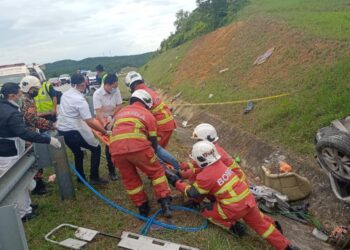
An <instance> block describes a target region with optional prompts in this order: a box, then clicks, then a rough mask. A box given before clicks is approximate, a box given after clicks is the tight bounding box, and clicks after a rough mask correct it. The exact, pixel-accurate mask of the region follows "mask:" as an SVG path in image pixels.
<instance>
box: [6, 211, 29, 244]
mask: <svg viewBox="0 0 350 250" xmlns="http://www.w3.org/2000/svg"><path fill="white" fill-rule="evenodd" d="M0 221H1V228H0V249H1V250H12V249H24V250H27V249H29V248H28V245H27V240H26V236H25V233H24V228H23V224H22V221H21V220H20V218H19V216H18V215H17V213H16V209H15V208H14V207H13V206H12V205H11V206H4V207H0Z"/></svg>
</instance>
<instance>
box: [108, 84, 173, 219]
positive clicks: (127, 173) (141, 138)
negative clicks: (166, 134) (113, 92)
mask: <svg viewBox="0 0 350 250" xmlns="http://www.w3.org/2000/svg"><path fill="white" fill-rule="evenodd" d="M152 104H153V101H152V98H151V96H150V95H149V94H148V93H147V92H146V91H145V90H137V91H135V92H133V94H132V95H131V98H130V105H129V106H127V107H125V108H122V109H121V110H120V111H119V112H118V113H117V115H116V116H115V117H114V118H115V123H114V126H113V130H112V136H111V137H110V153H111V155H112V160H113V162H114V164H115V165H116V166H117V167H118V169H119V172H120V175H121V178H122V181H123V184H124V186H125V189H126V191H127V193H128V195H129V197H130V199H131V200H132V201H133V203H134V204H135V205H136V206H137V207H138V208H139V212H140V215H142V216H145V217H147V216H148V215H149V212H150V207H149V204H148V198H147V195H146V193H145V190H144V187H143V184H142V180H141V178H140V176H139V174H138V172H137V170H138V169H139V170H141V171H142V172H143V173H145V174H146V175H147V176H148V178H150V179H151V180H152V186H153V190H154V193H155V195H156V198H157V200H158V202H159V203H160V204H161V207H162V210H163V214H164V216H165V217H171V210H170V202H171V197H170V188H169V186H168V182H167V179H166V177H165V174H164V169H163V167H162V166H161V164H160V162H159V161H158V159H157V156H156V154H155V149H156V148H157V146H158V144H157V124H156V119H155V118H154V116H153V115H152V113H151V112H150V111H149V109H150V108H151V107H152Z"/></svg>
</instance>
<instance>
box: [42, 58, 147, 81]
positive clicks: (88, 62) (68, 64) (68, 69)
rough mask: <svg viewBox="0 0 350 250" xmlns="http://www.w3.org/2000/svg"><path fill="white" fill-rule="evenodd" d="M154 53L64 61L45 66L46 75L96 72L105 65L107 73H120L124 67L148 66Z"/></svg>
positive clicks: (55, 75) (56, 75) (48, 76)
mask: <svg viewBox="0 0 350 250" xmlns="http://www.w3.org/2000/svg"><path fill="white" fill-rule="evenodd" d="M152 54H153V52H148V53H144V54H140V55H132V56H114V57H90V58H86V59H83V60H80V61H75V60H62V61H57V62H54V63H47V64H45V67H46V69H45V70H44V71H45V75H46V77H47V78H50V77H58V76H59V75H61V74H70V75H72V74H73V73H75V72H76V71H77V70H78V69H80V70H91V71H95V67H96V65H98V64H101V65H103V67H104V69H105V71H107V72H110V73H115V72H119V71H120V70H121V69H122V68H124V67H135V68H139V67H141V66H143V65H144V64H146V63H147V62H148V60H149V59H150V58H151V56H152Z"/></svg>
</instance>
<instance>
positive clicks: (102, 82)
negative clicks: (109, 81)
mask: <svg viewBox="0 0 350 250" xmlns="http://www.w3.org/2000/svg"><path fill="white" fill-rule="evenodd" d="M107 75H108V74H107V72H104V73H103V74H102V79H101V87H102V86H103V85H104V84H105V80H106V78H107Z"/></svg>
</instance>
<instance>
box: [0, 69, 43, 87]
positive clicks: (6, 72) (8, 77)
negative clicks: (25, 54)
mask: <svg viewBox="0 0 350 250" xmlns="http://www.w3.org/2000/svg"><path fill="white" fill-rule="evenodd" d="M28 75H33V76H36V77H38V78H39V79H40V81H41V82H43V81H46V77H45V74H44V72H43V71H42V69H41V68H40V65H38V64H35V63H33V64H30V65H26V64H24V63H17V64H8V65H0V88H1V86H2V85H3V84H4V83H6V82H14V83H20V81H21V80H22V78H23V77H25V76H28Z"/></svg>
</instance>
